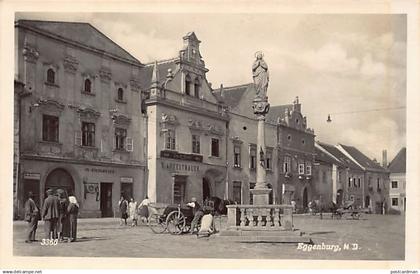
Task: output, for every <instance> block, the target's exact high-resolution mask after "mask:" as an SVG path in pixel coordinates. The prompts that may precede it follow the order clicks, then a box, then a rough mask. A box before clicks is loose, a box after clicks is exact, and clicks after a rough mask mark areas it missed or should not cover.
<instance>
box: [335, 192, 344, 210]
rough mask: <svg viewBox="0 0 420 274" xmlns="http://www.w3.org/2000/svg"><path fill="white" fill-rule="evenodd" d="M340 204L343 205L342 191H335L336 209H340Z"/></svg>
mask: <svg viewBox="0 0 420 274" xmlns="http://www.w3.org/2000/svg"><path fill="white" fill-rule="evenodd" d="M342 203H343V190H342V189H339V190H338V191H337V199H336V204H337V206H338V207H340V206H341V204H342Z"/></svg>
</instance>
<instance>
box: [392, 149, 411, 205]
mask: <svg viewBox="0 0 420 274" xmlns="http://www.w3.org/2000/svg"><path fill="white" fill-rule="evenodd" d="M406 153H407V152H406V148H405V147H404V148H402V149H401V150H400V151H399V152H398V154H397V155H396V156H395V158H394V159H393V160H392V161H391V162H390V163H389V166H388V170H389V172H390V175H389V177H390V185H389V200H390V208H392V209H394V210H397V211H399V212H405V210H406V175H405V174H406V159H407V156H406Z"/></svg>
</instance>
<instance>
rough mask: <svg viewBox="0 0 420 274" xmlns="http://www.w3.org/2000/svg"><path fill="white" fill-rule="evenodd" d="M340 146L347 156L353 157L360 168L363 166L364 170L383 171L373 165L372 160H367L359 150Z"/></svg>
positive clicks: (375, 164)
mask: <svg viewBox="0 0 420 274" xmlns="http://www.w3.org/2000/svg"><path fill="white" fill-rule="evenodd" d="M340 146H341V147H342V148H343V149H344V150H345V151H347V153H348V154H350V156H351V157H353V159H354V160H356V162H358V163H359V164H360V165H361V166H363V167H364V168H366V169H371V170H377V171H385V169H384V168H382V167H381V166H380V165H379V163H375V162H374V161H373V160H371V159H369V157H367V156H366V155H364V154H363V153H362V152H361V151H360V150H358V149H357V148H355V147H352V146H346V145H342V144H340Z"/></svg>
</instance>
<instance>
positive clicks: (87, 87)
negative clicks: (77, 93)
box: [85, 79, 92, 93]
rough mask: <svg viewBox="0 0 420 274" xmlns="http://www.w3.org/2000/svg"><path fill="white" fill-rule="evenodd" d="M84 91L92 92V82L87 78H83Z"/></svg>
mask: <svg viewBox="0 0 420 274" xmlns="http://www.w3.org/2000/svg"><path fill="white" fill-rule="evenodd" d="M85 92H89V93H91V92H92V82H91V81H90V80H89V79H86V80H85Z"/></svg>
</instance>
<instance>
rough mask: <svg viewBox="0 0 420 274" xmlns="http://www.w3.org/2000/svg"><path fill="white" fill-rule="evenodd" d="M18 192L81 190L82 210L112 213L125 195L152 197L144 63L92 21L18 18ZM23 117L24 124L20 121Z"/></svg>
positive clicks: (20, 196) (22, 195)
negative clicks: (147, 194)
mask: <svg viewBox="0 0 420 274" xmlns="http://www.w3.org/2000/svg"><path fill="white" fill-rule="evenodd" d="M15 32H16V36H15V37H16V44H15V51H16V65H15V67H16V82H15V83H16V84H15V94H17V95H19V98H18V99H16V100H15V104H16V105H15V110H17V112H15V146H16V147H15V154H16V155H15V156H18V157H15V172H16V178H17V180H16V183H15V188H14V190H15V195H16V200H17V201H16V203H17V205H18V207H19V208H18V210H17V211H19V212H20V216H22V210H23V202H24V201H25V199H26V195H27V193H28V192H29V191H32V192H33V193H34V195H35V201H36V203H37V204H38V205H41V204H42V201H43V200H44V198H45V191H46V189H48V188H53V189H57V188H62V189H65V190H67V192H69V193H74V194H75V195H76V197H77V199H78V201H79V203H80V205H81V211H80V214H81V216H85V217H87V216H91V217H100V216H113V215H114V212H115V211H116V210H117V208H118V200H119V198H120V195H121V194H122V195H124V196H126V197H127V198H129V197H134V198H135V199H141V198H143V196H144V195H145V187H146V185H145V182H146V180H145V179H146V177H145V175H146V172H145V169H146V161H145V160H146V154H145V150H144V147H145V142H146V137H147V136H145V135H144V132H145V129H146V127H145V117H144V116H143V114H142V112H141V107H140V105H141V104H140V103H141V101H142V93H141V90H140V85H139V80H140V71H141V70H142V69H143V67H144V65H143V64H142V63H141V62H140V61H138V60H137V59H136V58H134V57H133V56H132V55H130V54H129V53H127V52H126V51H125V50H124V49H122V48H121V47H120V46H118V45H117V44H115V43H114V42H113V41H112V40H111V39H109V38H108V37H106V36H105V35H104V34H102V33H101V32H100V31H98V30H97V29H95V28H94V27H93V26H91V25H90V24H87V23H67V22H50V21H32V20H19V21H18V22H16V24H15ZM16 117H18V120H19V123H16V119H17V118H16Z"/></svg>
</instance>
